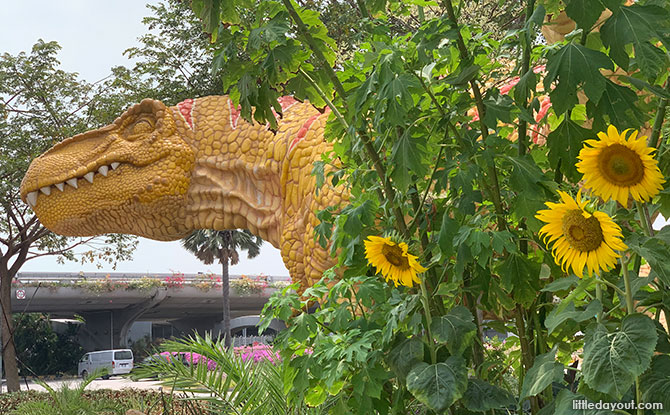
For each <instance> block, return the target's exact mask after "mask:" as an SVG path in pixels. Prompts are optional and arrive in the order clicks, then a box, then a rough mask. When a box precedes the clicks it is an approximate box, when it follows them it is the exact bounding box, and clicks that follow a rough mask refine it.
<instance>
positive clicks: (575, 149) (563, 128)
mask: <svg viewBox="0 0 670 415" xmlns="http://www.w3.org/2000/svg"><path fill="white" fill-rule="evenodd" d="M589 137H593V133H592V132H591V130H587V129H585V128H582V127H580V126H579V125H577V123H575V122H574V121H572V120H570V119H569V118H567V117H566V118H565V119H564V120H563V122H561V124H560V125H559V126H558V127H557V128H556V129H555V130H554V131H552V132H551V133H549V135H548V137H547V145H549V162H550V163H551V166H552V167H553V168H554V169H556V168H557V166H558V162H559V160H560V161H561V172H563V174H564V175H565V176H566V177H568V178H569V179H570V180H571V181H572V182H575V183H577V182H578V181H579V180H580V179H581V174H580V173H579V172H578V171H577V168H576V167H575V163H577V156H578V155H579V151H580V150H581V149H582V147H583V146H584V144H583V143H584V140H586V139H588V138H589Z"/></svg>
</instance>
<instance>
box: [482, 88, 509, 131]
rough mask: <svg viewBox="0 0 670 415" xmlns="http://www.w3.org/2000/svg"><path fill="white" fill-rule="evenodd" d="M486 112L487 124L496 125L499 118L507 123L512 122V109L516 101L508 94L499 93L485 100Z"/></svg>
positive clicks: (485, 119)
mask: <svg viewBox="0 0 670 415" xmlns="http://www.w3.org/2000/svg"><path fill="white" fill-rule="evenodd" d="M484 106H485V107H486V112H485V113H484V122H485V123H486V125H489V126H491V127H494V126H496V125H497V124H498V122H497V120H500V121H502V122H505V123H510V122H512V110H514V103H513V101H512V98H510V97H509V96H507V95H497V96H495V97H489V98H487V99H486V100H485V101H484Z"/></svg>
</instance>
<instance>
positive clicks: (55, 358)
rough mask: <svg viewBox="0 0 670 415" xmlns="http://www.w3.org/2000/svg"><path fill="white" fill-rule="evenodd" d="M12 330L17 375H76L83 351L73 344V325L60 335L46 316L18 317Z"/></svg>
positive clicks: (21, 315) (79, 346) (75, 329)
mask: <svg viewBox="0 0 670 415" xmlns="http://www.w3.org/2000/svg"><path fill="white" fill-rule="evenodd" d="M14 327H15V331H14V344H15V345H16V349H17V352H18V353H17V357H18V359H19V361H20V362H21V364H20V366H19V370H20V374H22V375H23V376H40V375H56V374H64V373H69V374H76V371H77V362H79V359H80V358H81V356H82V355H83V354H84V349H83V348H82V347H81V345H80V344H79V343H77V341H76V335H77V329H78V327H77V326H76V325H72V324H68V326H67V328H66V330H65V331H64V332H63V333H57V332H55V331H54V330H53V328H52V327H51V321H50V320H49V318H48V317H47V316H45V315H42V314H20V315H18V316H16V317H14Z"/></svg>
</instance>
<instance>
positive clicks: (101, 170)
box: [98, 166, 109, 177]
mask: <svg viewBox="0 0 670 415" xmlns="http://www.w3.org/2000/svg"><path fill="white" fill-rule="evenodd" d="M108 171H109V167H107V166H100V168H99V169H98V173H100V174H102V175H103V176H105V177H107V172H108Z"/></svg>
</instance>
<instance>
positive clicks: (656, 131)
mask: <svg viewBox="0 0 670 415" xmlns="http://www.w3.org/2000/svg"><path fill="white" fill-rule="evenodd" d="M665 90H666V91H668V92H670V81H666V83H665ZM667 107H668V99H667V98H661V100H660V101H659V102H658V109H657V110H656V118H655V119H654V126H653V127H652V130H651V135H650V136H649V142H648V144H647V145H649V146H651V147H656V149H657V150H658V155H659V156H660V155H661V152H662V150H663V149H662V147H663V143H664V142H663V141H662V138H661V127H663V121H665V111H666V108H667Z"/></svg>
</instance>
